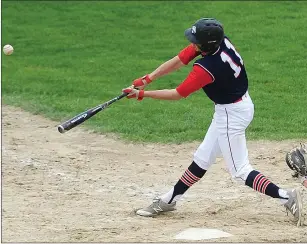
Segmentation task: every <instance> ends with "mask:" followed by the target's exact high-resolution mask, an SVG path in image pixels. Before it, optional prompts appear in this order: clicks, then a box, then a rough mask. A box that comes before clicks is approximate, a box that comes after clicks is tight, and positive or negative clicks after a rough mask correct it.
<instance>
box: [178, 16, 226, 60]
mask: <svg viewBox="0 0 307 244" xmlns="http://www.w3.org/2000/svg"><path fill="white" fill-rule="evenodd" d="M184 34H185V36H186V38H187V39H188V40H189V41H190V42H192V43H194V44H199V45H200V49H201V50H202V51H203V52H206V53H207V54H210V53H213V52H215V51H216V50H217V49H218V47H219V46H220V44H221V43H222V41H223V39H224V29H223V25H222V23H220V22H219V21H218V20H216V19H213V18H202V19H199V20H197V21H196V22H195V24H194V25H193V26H192V27H191V28H189V29H187V30H185V32H184Z"/></svg>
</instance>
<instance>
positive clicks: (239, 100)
mask: <svg viewBox="0 0 307 244" xmlns="http://www.w3.org/2000/svg"><path fill="white" fill-rule="evenodd" d="M242 100H243V99H242V97H240V98H239V99H238V100H236V101H234V102H233V103H238V102H241V101H242Z"/></svg>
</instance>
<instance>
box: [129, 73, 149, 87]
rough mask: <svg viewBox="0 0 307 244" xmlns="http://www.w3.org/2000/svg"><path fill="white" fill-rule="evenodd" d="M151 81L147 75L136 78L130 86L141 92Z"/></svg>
mask: <svg viewBox="0 0 307 244" xmlns="http://www.w3.org/2000/svg"><path fill="white" fill-rule="evenodd" d="M150 82H152V80H151V79H150V78H149V75H144V76H143V77H141V78H138V79H136V80H134V81H133V83H132V85H134V87H135V88H137V89H139V90H143V89H144V88H145V86H147V85H148V84H149V83H150Z"/></svg>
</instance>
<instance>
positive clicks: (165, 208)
mask: <svg viewBox="0 0 307 244" xmlns="http://www.w3.org/2000/svg"><path fill="white" fill-rule="evenodd" d="M175 206H176V202H174V203H170V204H167V203H165V202H163V201H162V200H161V198H159V197H156V198H154V200H153V202H152V204H151V205H150V206H148V207H146V208H141V209H138V210H137V211H136V214H137V215H140V216H143V217H154V216H156V215H158V214H160V213H162V212H169V211H174V210H176V208H175Z"/></svg>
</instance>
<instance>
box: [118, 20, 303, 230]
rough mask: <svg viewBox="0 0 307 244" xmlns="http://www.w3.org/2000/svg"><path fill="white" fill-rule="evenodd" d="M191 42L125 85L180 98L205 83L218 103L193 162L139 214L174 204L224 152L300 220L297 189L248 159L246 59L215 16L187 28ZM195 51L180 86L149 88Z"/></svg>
mask: <svg viewBox="0 0 307 244" xmlns="http://www.w3.org/2000/svg"><path fill="white" fill-rule="evenodd" d="M185 36H186V38H187V39H188V40H189V41H190V45H188V46H187V47H186V48H184V49H183V50H181V51H180V52H179V54H178V55H177V56H175V57H174V58H172V59H170V60H168V61H166V62H165V63H163V64H162V65H160V66H159V67H158V68H157V69H156V70H154V71H153V72H152V73H150V74H147V75H145V76H143V77H141V78H138V79H136V80H135V81H134V82H133V86H130V87H128V88H125V89H123V92H126V93H129V95H128V96H127V97H128V98H135V99H137V100H142V99H143V98H145V97H149V98H153V99H160V100H179V99H181V98H186V97H188V96H189V95H190V94H192V93H193V92H196V91H198V90H199V89H202V90H203V91H204V94H206V95H207V96H208V97H209V99H211V100H212V101H213V103H214V106H215V112H214V115H213V119H212V122H211V124H210V126H209V129H208V131H207V133H206V135H205V138H204V140H203V142H202V143H201V144H200V146H199V147H198V149H197V150H196V152H195V153H194V158H193V161H192V163H191V165H190V166H189V167H188V168H187V169H186V170H185V172H184V173H183V175H182V176H181V178H180V179H179V181H178V182H177V183H176V184H175V186H174V187H172V188H171V189H170V191H169V192H167V193H165V194H164V195H161V196H159V197H156V198H155V199H154V200H153V203H152V204H151V205H150V206H148V207H145V208H142V209H139V210H137V211H136V214H137V215H140V216H145V217H152V216H155V215H158V214H160V213H162V212H167V211H173V210H175V206H176V202H177V201H178V200H179V199H180V198H181V197H182V195H183V194H184V193H185V192H186V191H187V190H188V189H189V188H190V187H191V186H192V185H193V184H195V183H196V182H198V181H199V180H200V179H201V178H202V177H203V176H204V175H205V173H206V172H207V170H208V169H209V168H210V166H211V165H212V164H213V163H214V162H215V160H216V157H217V156H219V155H222V156H223V158H224V160H225V161H226V165H227V168H228V171H229V173H230V174H231V176H232V177H233V178H234V179H236V180H238V181H239V182H241V183H243V184H245V185H246V186H249V187H251V188H252V189H254V190H255V191H258V192H261V193H263V194H266V195H268V196H270V197H273V198H278V199H280V202H281V204H283V205H284V206H285V207H286V209H287V211H290V212H291V214H292V215H293V216H294V219H295V220H296V222H297V225H298V226H299V225H301V222H302V200H301V195H300V192H299V191H298V190H297V189H290V190H285V189H281V188H279V187H278V186H277V185H275V184H274V183H273V182H271V181H270V180H269V179H268V178H267V177H265V176H264V175H263V174H261V173H260V172H259V171H257V170H255V169H253V167H252V166H251V165H250V162H249V159H248V150H247V146H246V138H245V130H246V128H247V127H248V125H249V124H250V123H251V121H252V119H253V116H254V104H253V102H252V99H251V97H250V96H249V94H248V78H247V74H246V70H245V66H244V62H243V59H242V57H241V55H240V54H239V53H238V51H237V50H236V49H235V47H234V45H233V44H232V42H231V41H230V39H229V38H228V37H227V36H226V35H225V34H224V29H223V26H222V24H221V23H220V22H219V21H218V20H216V19H212V18H202V19H200V20H198V21H197V22H196V23H195V24H194V25H193V26H192V27H191V28H189V29H187V30H186V31H185ZM197 56H200V57H199V58H198V59H197V60H196V61H195V62H194V64H193V68H192V71H191V72H190V73H189V75H188V76H187V78H186V79H185V80H184V81H183V82H182V83H181V84H180V85H179V86H178V87H177V88H176V89H165V90H152V91H145V90H144V88H145V87H146V86H147V85H148V84H149V83H151V82H152V81H153V80H155V79H157V78H159V77H161V76H163V75H166V74H168V73H170V72H172V71H174V70H177V69H179V68H180V67H182V66H184V65H187V64H188V63H189V62H190V61H192V60H193V59H194V58H196V57H197Z"/></svg>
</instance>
